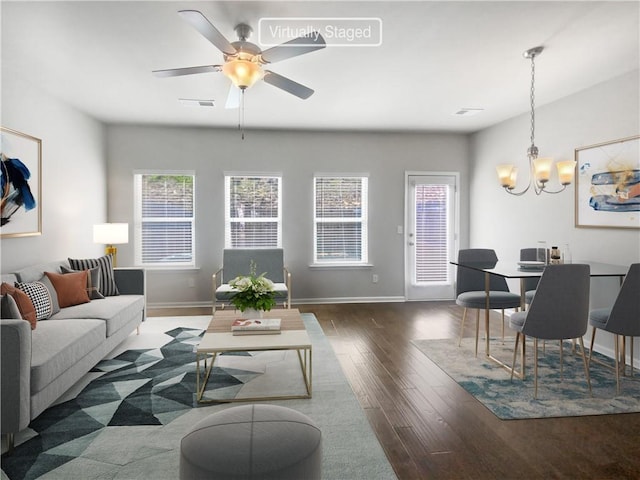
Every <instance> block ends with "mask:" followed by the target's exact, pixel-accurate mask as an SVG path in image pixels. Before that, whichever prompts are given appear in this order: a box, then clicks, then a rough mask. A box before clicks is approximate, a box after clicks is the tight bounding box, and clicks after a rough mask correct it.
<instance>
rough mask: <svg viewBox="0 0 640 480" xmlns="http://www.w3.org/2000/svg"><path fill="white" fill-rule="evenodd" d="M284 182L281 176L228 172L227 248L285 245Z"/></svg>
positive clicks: (225, 209) (226, 180) (226, 201)
mask: <svg viewBox="0 0 640 480" xmlns="http://www.w3.org/2000/svg"><path fill="white" fill-rule="evenodd" d="M281 183H282V177H281V176H267V175H246V176H243V175H227V176H225V182H224V200H225V208H224V211H225V215H224V216H225V228H224V232H225V235H224V238H225V241H224V243H225V248H256V247H276V248H280V247H281V246H282V213H281V212H282V205H281V194H280V192H281Z"/></svg>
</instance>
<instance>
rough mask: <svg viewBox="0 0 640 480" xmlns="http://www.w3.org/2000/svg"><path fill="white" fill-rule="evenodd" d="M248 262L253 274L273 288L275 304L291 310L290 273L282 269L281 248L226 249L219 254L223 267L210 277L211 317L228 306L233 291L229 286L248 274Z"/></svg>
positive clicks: (282, 254)
mask: <svg viewBox="0 0 640 480" xmlns="http://www.w3.org/2000/svg"><path fill="white" fill-rule="evenodd" d="M251 262H253V263H254V264H255V266H256V274H257V275H260V274H261V273H265V277H266V278H268V279H269V280H271V281H272V282H273V283H274V284H275V299H276V302H277V303H281V304H283V305H284V306H285V307H287V308H291V273H289V270H288V269H287V268H286V267H285V265H284V251H283V249H282V248H225V249H224V251H223V252H222V267H221V268H220V269H219V270H218V271H217V272H216V273H214V274H213V313H215V311H216V306H220V307H221V308H224V307H225V306H226V305H228V304H230V302H231V298H233V296H234V295H235V293H236V291H235V290H234V289H233V288H232V287H231V286H230V285H229V282H230V281H231V280H233V279H234V278H236V277H238V276H240V275H248V274H249V273H250V272H251Z"/></svg>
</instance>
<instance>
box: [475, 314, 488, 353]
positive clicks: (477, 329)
mask: <svg viewBox="0 0 640 480" xmlns="http://www.w3.org/2000/svg"><path fill="white" fill-rule="evenodd" d="M486 334H487V333H486V332H485V335H486ZM479 338H480V309H477V310H476V357H477V356H478V339H479Z"/></svg>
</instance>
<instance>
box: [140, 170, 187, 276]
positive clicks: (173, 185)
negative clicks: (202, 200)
mask: <svg viewBox="0 0 640 480" xmlns="http://www.w3.org/2000/svg"><path fill="white" fill-rule="evenodd" d="M134 183H135V188H134V190H135V232H136V234H135V260H136V264H137V265H144V266H151V267H153V266H158V267H162V266H169V267H185V266H186V267H193V266H195V249H194V238H195V235H194V231H195V220H194V195H195V193H194V189H195V188H194V187H195V175H194V174H193V172H175V173H136V174H135V175H134Z"/></svg>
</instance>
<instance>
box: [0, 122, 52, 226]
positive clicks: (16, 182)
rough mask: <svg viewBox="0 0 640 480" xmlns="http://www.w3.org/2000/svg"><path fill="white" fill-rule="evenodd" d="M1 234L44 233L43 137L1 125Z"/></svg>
mask: <svg viewBox="0 0 640 480" xmlns="http://www.w3.org/2000/svg"><path fill="white" fill-rule="evenodd" d="M0 156H1V157H2V162H1V166H2V172H1V173H2V177H1V190H2V203H1V207H0V214H1V215H0V217H1V221H2V223H1V225H0V236H1V237H2V238H10V237H28V236H33V235H40V234H42V205H41V202H42V140H40V139H39V138H36V137H32V136H31V135H27V134H26V133H22V132H18V131H16V130H11V129H10V128H5V127H0Z"/></svg>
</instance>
